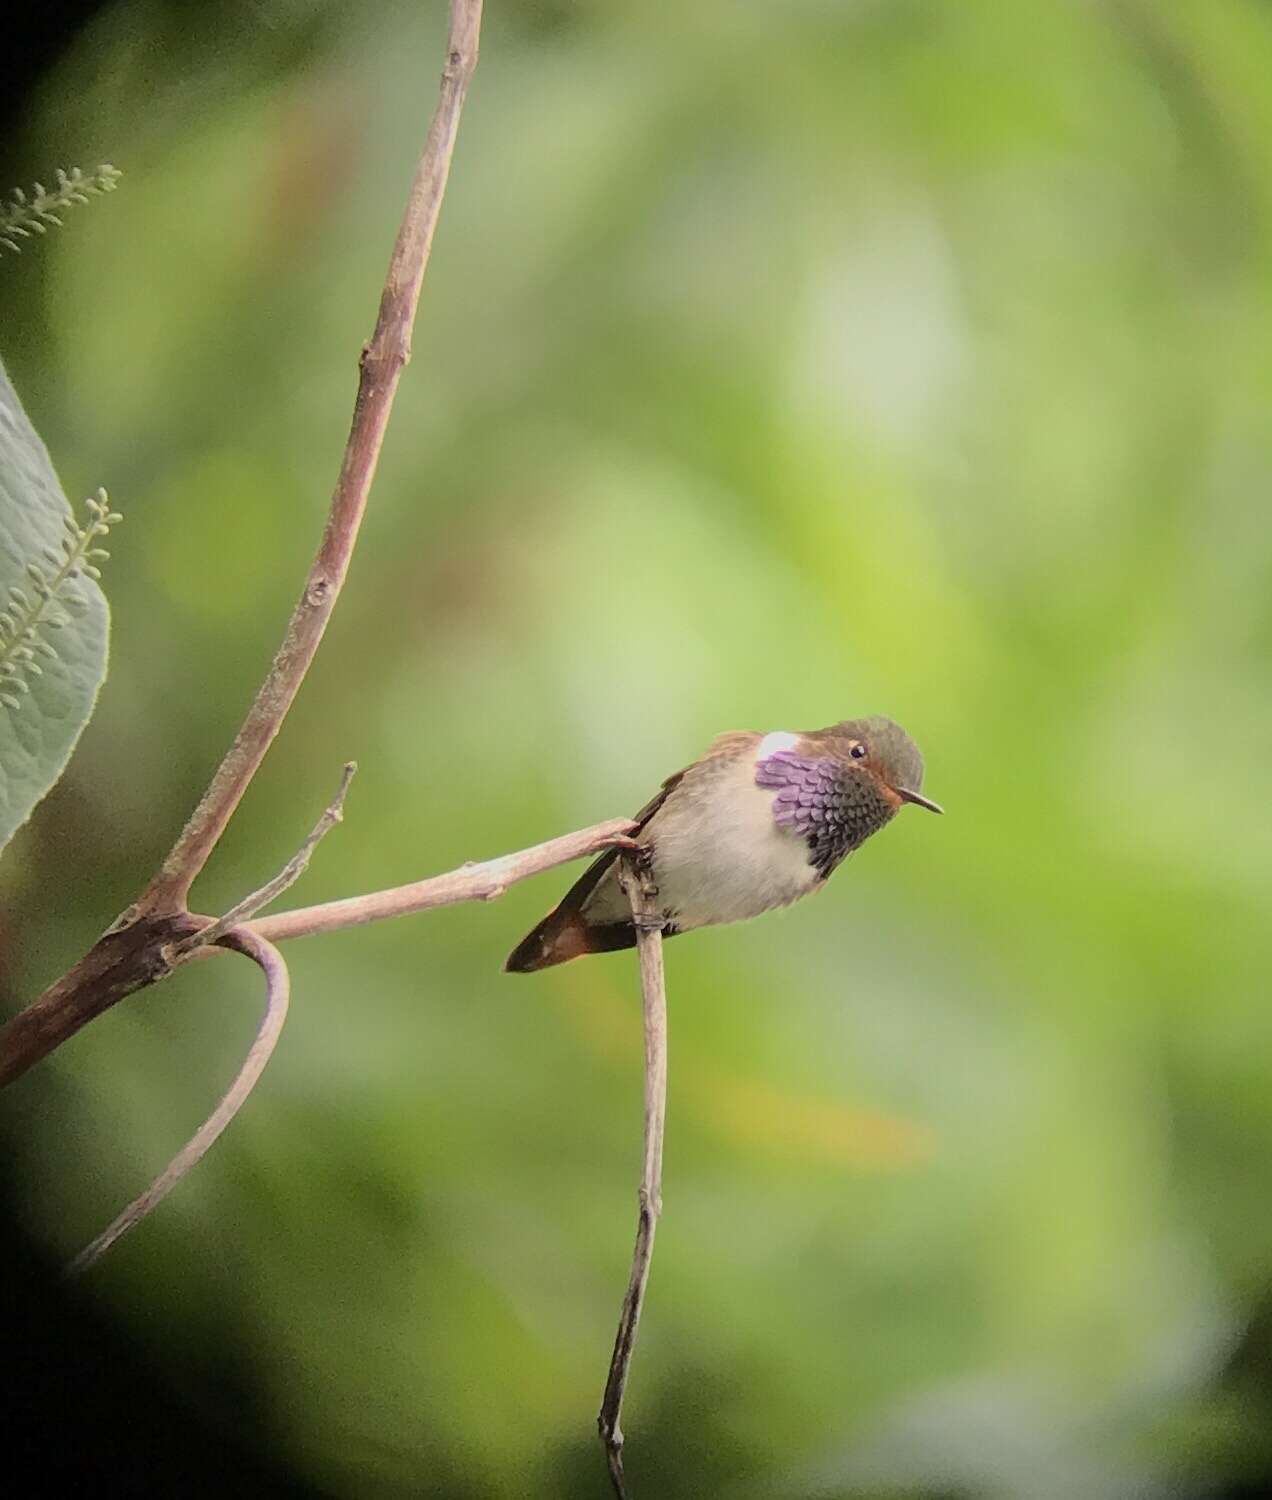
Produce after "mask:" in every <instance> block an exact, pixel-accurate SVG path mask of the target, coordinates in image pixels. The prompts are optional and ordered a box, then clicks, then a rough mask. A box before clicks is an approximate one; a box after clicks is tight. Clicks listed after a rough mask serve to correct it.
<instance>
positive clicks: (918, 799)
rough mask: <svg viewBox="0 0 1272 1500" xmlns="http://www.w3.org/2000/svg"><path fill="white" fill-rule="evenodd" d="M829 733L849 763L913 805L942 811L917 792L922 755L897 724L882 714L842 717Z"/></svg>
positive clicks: (919, 782) (921, 780) (921, 778)
mask: <svg viewBox="0 0 1272 1500" xmlns="http://www.w3.org/2000/svg"><path fill="white" fill-rule="evenodd" d="M830 733H831V734H833V736H834V737H835V739H836V740H837V741H838V742H839V749H840V753H841V754H842V755H844V756H845V757H846V758H847V759H848V761H849V762H850V764H851V765H852V766H854V767H855V768H856V769H857V770H859V771H861V772H863V773H864V774H866V775H868V776H872V777H873V778H874V779H875V780H876V781H877V782H879V783H881V784H882V786H883V787H885V788H886V789H887V790H888V791H891V792H893V793H895V795H896V796H898V797H900V798H901V800H902V801H903V802H913V803H914V804H915V806H916V807H926V808H927V810H928V811H929V812H934V813H939V812H943V811H944V809H943V808H942V807H940V806H938V804H937V803H935V802H933V801H931V800H930V799H929V798H927V797H924V796H922V795H921V794H920V792H919V788H920V787H921V786H922V785H923V757H922V755H920V754H919V747H918V746H917V745H916V744H915V743H914V741H913V740H912V739H911V738H910V736H909V735H908V734H907V733H906V732H905V730H904V729H902V728H901V726H900V724H895V723H893V721H892V720H891V719H887V718H884V716H883V715H882V714H875V715H873V716H872V717H870V718H868V719H845V720H844V721H843V723H841V724H836V725H835V727H834V729H833V730H831V731H830ZM893 806H894V807H895V806H896V804H895V803H893Z"/></svg>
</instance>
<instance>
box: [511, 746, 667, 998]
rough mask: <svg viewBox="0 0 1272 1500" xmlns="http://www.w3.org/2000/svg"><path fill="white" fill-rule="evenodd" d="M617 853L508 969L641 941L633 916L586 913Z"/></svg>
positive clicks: (639, 821)
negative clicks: (607, 919)
mask: <svg viewBox="0 0 1272 1500" xmlns="http://www.w3.org/2000/svg"><path fill="white" fill-rule="evenodd" d="M684 774H685V773H684V771H677V772H676V774H675V775H674V776H668V778H667V779H666V781H664V782H663V784H662V786H661V787H659V789H658V792H657V794H656V795H655V796H653V797H651V798H650V800H649V801H648V802H646V803H645V805H644V807H642V808H641V810H640V811H639V812H638V813H637V814H636V816H635V818H634V819H633V820H632V821H633V822H634V823H635V824H636V828H635V829H634V830H633V832H632V837H633V838H635V837H638V836H639V835H640V833H641V832H642V831H643V830H644V828H645V826H646V824H648V822H649V820H650V819H651V818H652V817H653V815H654V814H655V813H656V812H657V811H658V809H659V808H660V807H661V806H662V805H663V803H664V802H665V801H666V800H667V798H668V797H669V796H670V794H671V792H672V791H673V790H674V789H675V788H676V787H677V786H679V784H680V781H681V778H682V777H683V776H684ZM617 858H618V850H617V849H607V850H606V851H605V853H604V854H602V855H600V856H599V857H598V858H597V859H595V860H593V861H592V863H591V864H590V865H589V866H588V867H587V869H586V870H585V871H584V872H583V874H582V875H580V876H579V878H578V879H577V880H576V881H575V882H574V884H573V885H572V886H571V887H570V889H569V890H568V891H566V893H565V895H564V896H562V898H561V900H560V902H559V903H558V904H557V905H556V906H554V907H553V908H552V910H551V911H550V912H549V913H548V914H547V916H546V917H544V919H543V921H542V922H540V923H539V924H538V925H537V926H536V927H534V928H532V929H531V931H530V932H528V933H527V934H526V935H525V937H524V938H522V940H521V941H520V942H519V943H518V944H517V946H516V947H515V948H514V949H513V950H512V952H511V953H510V954H509V955H508V957H507V959H506V961H505V962H504V970H505V972H506V973H509V974H531V973H533V972H534V971H535V970H536V969H547V968H550V967H551V966H552V965H553V964H560V963H564V962H565V961H566V959H567V958H577V957H579V955H580V954H583V953H605V952H609V951H611V950H613V949H615V948H631V947H634V946H635V943H636V934H635V930H634V928H633V927H632V924H631V922H626V923H623V922H614V923H606V924H605V925H604V926H597V925H593V924H589V923H587V922H586V921H585V920H584V918H583V916H582V909H583V905H584V903H585V902H586V901H587V899H588V897H589V896H590V895H591V894H592V892H593V891H594V890H595V889H596V887H597V886H598V885H600V883H601V881H602V880H604V879H605V877H606V875H608V874H609V872H610V870H611V869H612V868H613V865H614V861H615V860H616V859H617Z"/></svg>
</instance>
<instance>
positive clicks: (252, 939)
mask: <svg viewBox="0 0 1272 1500" xmlns="http://www.w3.org/2000/svg"><path fill="white" fill-rule="evenodd" d="M219 946H221V947H223V948H232V949H234V950H235V951H236V952H238V953H243V954H246V956H247V957H248V958H250V959H251V960H252V961H253V962H254V963H257V964H259V965H260V967H261V969H262V971H263V972H264V974H265V1013H264V1014H263V1015H262V1017H261V1024H260V1026H259V1027H258V1028H257V1031H256V1038H255V1040H254V1041H253V1042H252V1045H251V1047H250V1048H249V1049H248V1053H247V1056H246V1057H245V1058H244V1059H243V1066H242V1067H241V1068H240V1069H239V1072H238V1076H237V1077H236V1078H235V1080H234V1082H233V1083H232V1084H231V1085H230V1086H229V1088H228V1089H227V1090H226V1092H225V1095H224V1097H223V1098H222V1099H221V1102H220V1103H219V1104H218V1105H217V1107H216V1108H215V1109H214V1110H213V1111H212V1113H211V1114H210V1115H209V1116H208V1118H207V1119H206V1120H205V1121H204V1122H203V1124H202V1125H200V1126H199V1128H198V1130H197V1131H195V1133H194V1135H193V1136H192V1137H191V1139H190V1140H189V1141H188V1142H187V1143H186V1144H185V1145H184V1146H183V1147H182V1148H181V1150H180V1151H178V1152H177V1154H176V1156H174V1157H173V1158H172V1160H171V1161H170V1162H169V1163H168V1165H167V1166H166V1167H165V1168H164V1169H163V1171H162V1172H160V1174H159V1175H158V1177H156V1178H155V1180H154V1181H153V1182H152V1183H151V1184H150V1186H149V1187H148V1188H147V1189H146V1191H145V1192H144V1193H142V1194H141V1195H140V1197H137V1198H134V1199H133V1201H132V1202H131V1203H130V1204H129V1205H128V1207H127V1208H125V1209H124V1210H123V1212H122V1213H120V1214H118V1215H117V1216H116V1217H115V1218H114V1219H113V1220H112V1221H111V1222H110V1223H109V1224H108V1225H107V1226H106V1228H105V1229H103V1230H102V1232H101V1234H99V1235H98V1236H97V1238H96V1239H95V1240H93V1241H92V1243H91V1244H89V1245H86V1246H85V1247H84V1249H83V1250H81V1251H80V1253H79V1254H78V1255H77V1256H76V1257H75V1259H74V1260H73V1261H72V1262H71V1263H70V1265H69V1266H68V1267H67V1274H68V1275H70V1276H78V1275H80V1274H81V1273H82V1272H84V1271H87V1270H88V1269H89V1267H90V1266H92V1265H94V1264H95V1263H96V1262H97V1261H98V1260H100V1259H101V1257H102V1256H103V1255H105V1253H106V1252H107V1250H109V1249H110V1247H111V1246H112V1245H113V1244H114V1243H115V1241H116V1240H118V1239H120V1238H121V1237H122V1236H123V1235H125V1234H127V1233H128V1231H129V1230H130V1229H132V1228H133V1227H134V1226H135V1225H137V1224H140V1223H141V1221H142V1219H144V1218H145V1217H146V1215H147V1214H148V1213H149V1212H150V1210H151V1209H152V1208H154V1207H155V1205H156V1204H158V1203H161V1202H162V1201H163V1199H165V1198H166V1197H167V1196H168V1194H169V1193H170V1192H171V1191H172V1190H173V1188H174V1187H176V1185H177V1183H179V1182H180V1181H181V1179H182V1178H183V1177H184V1176H185V1175H186V1173H187V1172H189V1171H190V1169H191V1168H192V1167H194V1166H195V1165H197V1163H198V1162H200V1161H202V1159H203V1158H204V1156H206V1155H207V1153H208V1150H209V1148H210V1147H211V1146H212V1143H213V1142H214V1141H215V1140H216V1139H217V1137H218V1136H219V1135H220V1134H221V1132H222V1131H223V1130H224V1129H225V1127H226V1126H227V1125H228V1124H229V1123H230V1121H231V1120H232V1119H233V1118H234V1116H235V1115H236V1114H238V1112H239V1110H240V1109H242V1107H243V1105H244V1104H245V1103H246V1102H247V1096H248V1095H249V1094H250V1093H251V1092H252V1090H253V1089H254V1088H255V1087H256V1081H257V1079H258V1078H260V1076H261V1074H262V1072H263V1071H264V1069H265V1064H266V1063H267V1062H268V1061H269V1060H270V1057H271V1056H272V1055H273V1051H274V1048H275V1046H276V1045H277V1043H278V1038H279V1036H280V1034H281V1032H282V1029H283V1022H284V1021H286V1019H287V1006H288V1002H289V1000H290V997H291V980H290V977H289V975H288V973H287V965H286V963H285V962H284V960H283V955H282V954H281V953H280V952H279V951H278V949H277V948H275V947H274V945H273V944H272V943H267V942H265V940H264V939H263V938H259V937H257V936H256V934H255V933H253V932H248V931H246V930H245V929H244V928H241V927H235V928H232V929H231V930H230V931H229V932H226V933H223V934H222V935H221V938H220V939H219Z"/></svg>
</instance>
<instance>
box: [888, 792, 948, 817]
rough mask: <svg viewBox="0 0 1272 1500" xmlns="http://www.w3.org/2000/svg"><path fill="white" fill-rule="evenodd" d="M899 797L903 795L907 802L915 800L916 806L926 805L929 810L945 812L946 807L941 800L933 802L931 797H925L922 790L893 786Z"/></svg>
mask: <svg viewBox="0 0 1272 1500" xmlns="http://www.w3.org/2000/svg"><path fill="white" fill-rule="evenodd" d="M893 791H894V792H896V794H897V796H898V797H903V798H904V799H905V800H906V801H907V802H913V803H914V805H915V807H926V808H927V810H928V812H934V813H943V812H944V811H945V809H944V808H943V807H942V806H941V804H940V803H939V802H933V801H932V800H931V798H929V797H924V796H923V795H922V794H921V793H920V792H911V791H907V789H906V788H905V787H903V786H898V787H893Z"/></svg>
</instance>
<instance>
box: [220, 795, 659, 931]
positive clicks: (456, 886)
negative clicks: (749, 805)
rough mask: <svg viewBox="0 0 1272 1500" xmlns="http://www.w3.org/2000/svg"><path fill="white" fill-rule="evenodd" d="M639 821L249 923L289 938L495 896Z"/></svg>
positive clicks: (621, 836)
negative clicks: (382, 889) (384, 889)
mask: <svg viewBox="0 0 1272 1500" xmlns="http://www.w3.org/2000/svg"><path fill="white" fill-rule="evenodd" d="M636 826H637V825H636V824H635V823H633V822H632V820H631V819H630V818H611V819H610V821H609V822H608V823H597V824H595V826H593V827H592V828H581V829H580V830H579V831H578V832H577V833H566V834H562V835H561V837H560V838H558V839H549V840H548V841H547V843H546V844H535V845H534V846H533V847H532V848H530V849H522V850H519V851H518V852H517V853H516V854H502V855H500V856H499V858H498V859H488V860H486V861H485V862H484V863H482V864H467V865H462V866H461V867H460V868H459V869H458V870H451V871H449V872H448V873H447V874H445V875H433V876H431V877H430V878H429V879H427V880H417V881H414V882H413V883H412V884H410V885H399V886H394V887H393V888H392V889H391V890H387V891H372V892H370V893H369V894H368V895H365V896H349V897H346V898H345V899H344V900H343V901H326V902H323V903H322V905H320V906H302V907H298V908H297V909H296V910H295V911H283V912H279V913H277V915H275V916H272V917H258V918H257V920H256V921H254V922H251V923H249V924H247V927H248V930H249V931H250V932H254V933H255V934H256V935H257V936H258V937H262V938H266V939H268V941H269V942H271V943H281V942H285V941H286V940H287V939H288V938H298V937H311V936H312V935H313V934H314V933H318V932H335V931H337V930H338V929H339V928H341V927H360V926H362V925H363V924H364V923H367V922H382V921H384V920H385V919H386V918H387V917H405V916H409V915H410V914H411V913H412V912H418V911H431V910H432V909H433V908H434V907H436V906H455V905H457V904H458V903H459V902H461V901H494V900H496V899H497V898H498V897H499V896H502V895H503V893H504V892H505V891H506V890H507V889H508V887H509V886H510V885H516V883H517V882H518V881H519V880H526V879H528V878H529V877H530V876H531V875H541V874H542V873H543V872H544V871H545V870H552V869H555V868H556V866H557V865H564V864H568V863H569V862H570V861H571V860H573V859H583V858H584V857H585V856H587V855H589V854H598V853H600V851H601V850H602V849H609V848H613V847H614V845H615V844H618V845H619V846H620V847H621V846H623V845H624V844H626V843H627V842H628V840H627V837H626V836H627V835H628V834H630V833H631V832H632V830H633V829H635V828H636Z"/></svg>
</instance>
